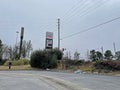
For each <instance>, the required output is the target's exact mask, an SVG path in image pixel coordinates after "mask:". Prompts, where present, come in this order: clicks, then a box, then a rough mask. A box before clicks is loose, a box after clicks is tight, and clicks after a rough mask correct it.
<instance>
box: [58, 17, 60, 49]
mask: <svg viewBox="0 0 120 90" xmlns="http://www.w3.org/2000/svg"><path fill="white" fill-rule="evenodd" d="M58 49H59V50H60V19H59V18H58Z"/></svg>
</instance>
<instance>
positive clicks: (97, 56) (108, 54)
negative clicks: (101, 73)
mask: <svg viewBox="0 0 120 90" xmlns="http://www.w3.org/2000/svg"><path fill="white" fill-rule="evenodd" d="M90 59H91V60H92V61H97V60H105V59H106V60H113V59H114V60H120V51H117V52H115V55H113V54H112V51H111V50H106V51H105V53H101V52H100V51H95V50H91V51H90Z"/></svg>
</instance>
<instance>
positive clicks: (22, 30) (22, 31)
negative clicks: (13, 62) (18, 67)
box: [19, 27, 24, 59]
mask: <svg viewBox="0 0 120 90" xmlns="http://www.w3.org/2000/svg"><path fill="white" fill-rule="evenodd" d="M23 36H24V27H21V35H20V50H19V59H20V57H21V52H22V42H23Z"/></svg>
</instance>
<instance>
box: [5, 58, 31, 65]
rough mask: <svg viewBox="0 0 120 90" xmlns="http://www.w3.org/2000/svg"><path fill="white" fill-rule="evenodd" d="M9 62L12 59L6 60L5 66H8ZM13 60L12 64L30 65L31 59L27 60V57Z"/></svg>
mask: <svg viewBox="0 0 120 90" xmlns="http://www.w3.org/2000/svg"><path fill="white" fill-rule="evenodd" d="M9 62H10V61H6V62H5V63H4V66H8V64H9ZM11 62H12V66H20V65H29V60H27V59H21V60H14V61H11Z"/></svg>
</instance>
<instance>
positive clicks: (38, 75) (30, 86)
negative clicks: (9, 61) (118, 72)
mask: <svg viewBox="0 0 120 90" xmlns="http://www.w3.org/2000/svg"><path fill="white" fill-rule="evenodd" d="M119 82H120V77H117V76H105V75H93V74H87V73H86V74H83V73H81V74H80V73H79V74H75V73H62V72H50V71H0V89H1V90H8V89H9V90H119V89H120V83H119Z"/></svg>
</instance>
